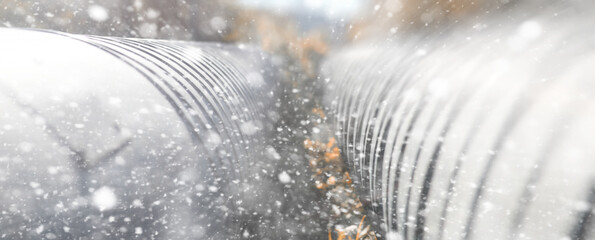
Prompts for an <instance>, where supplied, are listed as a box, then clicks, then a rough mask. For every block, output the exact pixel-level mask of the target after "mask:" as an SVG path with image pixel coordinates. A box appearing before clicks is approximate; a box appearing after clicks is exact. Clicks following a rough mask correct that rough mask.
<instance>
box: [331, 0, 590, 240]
mask: <svg viewBox="0 0 595 240" xmlns="http://www.w3.org/2000/svg"><path fill="white" fill-rule="evenodd" d="M575 2H580V1H575ZM585 5H586V6H585ZM589 6H590V7H589ZM533 7H535V6H533ZM592 9H593V8H592V4H589V3H584V4H574V5H570V6H566V5H554V6H547V7H544V9H543V10H539V11H538V10H535V8H523V7H520V8H519V11H516V12H514V11H511V12H507V13H506V14H505V16H502V17H496V18H495V19H491V18H484V19H474V20H473V22H471V23H468V24H461V25H462V26H460V27H458V28H457V27H455V28H448V27H445V28H444V29H439V28H432V29H433V30H432V31H434V32H430V33H425V34H418V35H414V36H408V37H407V36H403V37H396V38H393V39H390V40H386V39H381V40H379V41H370V42H366V43H360V44H358V45H356V46H349V47H347V48H346V49H342V50H341V51H337V52H336V53H335V54H331V57H330V58H329V59H328V60H327V61H326V63H325V65H324V66H323V72H324V74H325V75H326V76H325V77H326V78H327V80H328V81H329V86H328V87H327V96H326V99H327V104H329V106H330V107H331V109H333V112H334V115H335V116H334V117H335V120H336V121H335V122H336V127H337V128H338V131H339V132H340V135H341V138H340V139H341V141H340V142H341V144H342V146H343V152H344V155H345V157H346V158H347V161H348V163H349V165H350V166H351V168H352V169H351V171H352V173H351V175H352V176H353V177H354V178H355V182H356V183H357V184H358V185H359V189H360V192H361V196H362V198H364V199H365V200H366V201H368V203H369V206H370V211H371V212H375V213H376V214H377V215H378V216H379V219H381V220H382V221H381V222H382V228H383V229H384V230H385V231H386V232H387V236H388V239H436V240H440V239H592V238H595V220H594V219H593V217H592V216H593V209H594V204H595V161H594V160H593V156H595V149H594V148H593V136H595V128H594V125H593V123H594V122H595V108H594V106H595V94H594V90H595V81H594V79H593V77H594V76H595V68H593V63H594V62H595V49H594V48H593V46H595V35H594V34H593V33H592V31H589V30H587V29H590V28H591V27H592V23H593V17H592V15H593V14H592V12H593V11H592ZM503 19H504V20H503ZM372 215H373V214H372Z"/></svg>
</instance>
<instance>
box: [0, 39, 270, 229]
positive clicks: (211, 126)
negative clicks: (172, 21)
mask: <svg viewBox="0 0 595 240" xmlns="http://www.w3.org/2000/svg"><path fill="white" fill-rule="evenodd" d="M0 39H1V41H0V143H1V144H0V211H1V213H0V227H1V228H2V230H1V231H0V238H2V239H33V238H47V239H75V238H76V239H79V238H86V239H92V238H93V239H98V238H101V239H120V238H126V239H130V238H133V237H141V238H143V239H156V238H157V239H208V238H241V237H246V236H248V237H251V238H258V236H259V235H258V233H255V232H254V228H255V227H254V225H259V224H261V223H259V222H258V221H257V220H258V219H261V218H262V217H263V216H268V215H270V214H271V210H273V211H278V209H275V208H279V207H280V205H279V204H278V201H277V200H278V199H280V198H281V197H280V196H276V195H275V194H277V195H278V194H280V193H278V192H268V190H269V189H268V188H271V186H273V185H274V181H273V180H271V179H269V178H267V176H268V175H269V174H264V173H262V171H264V170H266V169H267V167H264V165H266V164H267V160H266V159H270V161H273V160H275V161H276V159H272V158H271V157H270V156H271V155H275V154H276V153H274V151H275V150H274V149H273V150H271V149H270V147H268V148H267V138H268V137H269V133H270V132H271V131H270V130H271V129H273V124H274V121H275V120H276V119H278V116H276V115H275V114H276V110H275V106H274V104H273V103H274V100H275V96H276V95H275V94H276V91H277V90H276V89H278V85H277V82H276V81H274V80H275V74H276V71H275V70H274V68H275V65H274V64H273V63H271V61H270V58H269V57H267V56H266V55H265V54H262V53H261V52H259V51H257V50H255V49H251V48H249V47H243V46H227V45H221V44H202V43H188V42H172V41H153V40H141V39H125V38H108V37H97V36H80V35H69V34H63V33H56V32H42V31H34V30H15V29H0ZM271 151H273V153H274V154H268V155H265V154H264V153H267V152H268V153H270V152H271ZM267 166H268V168H270V167H271V166H270V164H269V165H267ZM269 170H270V169H269ZM270 171H272V170H270ZM259 176H260V177H259ZM275 184H276V183H275ZM265 190H267V191H265ZM275 196H276V197H275ZM246 216H247V217H248V219H238V218H245V217H246ZM254 219H256V220H254ZM242 224H243V225H242ZM256 227H258V226H256ZM261 236H262V233H261Z"/></svg>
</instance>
